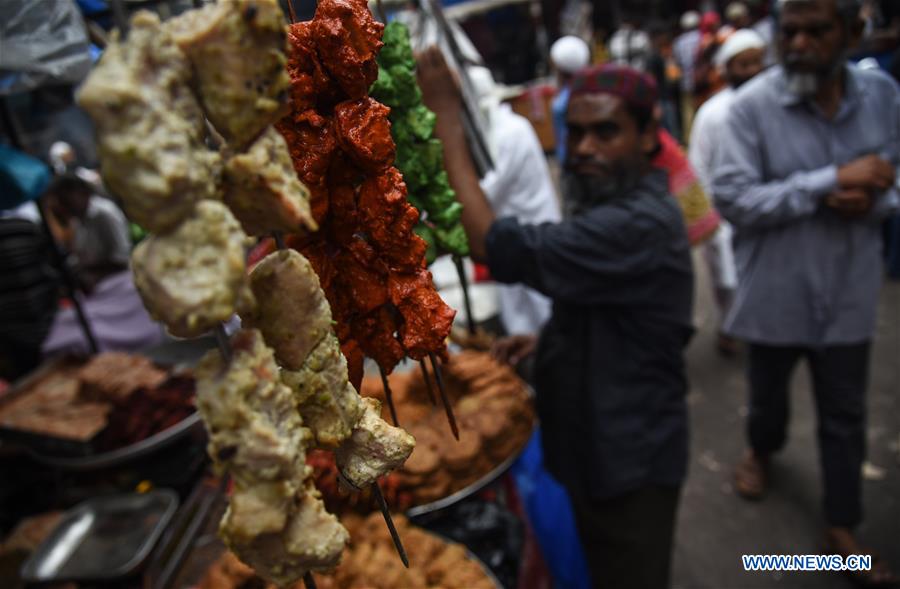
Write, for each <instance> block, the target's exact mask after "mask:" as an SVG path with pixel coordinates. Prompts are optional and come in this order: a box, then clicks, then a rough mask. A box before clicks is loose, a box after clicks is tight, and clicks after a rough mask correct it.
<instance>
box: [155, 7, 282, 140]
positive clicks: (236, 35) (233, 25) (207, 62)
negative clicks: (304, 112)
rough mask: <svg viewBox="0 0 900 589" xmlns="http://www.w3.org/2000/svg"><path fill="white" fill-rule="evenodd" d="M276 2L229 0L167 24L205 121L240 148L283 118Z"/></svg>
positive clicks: (280, 31)
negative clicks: (188, 68)
mask: <svg viewBox="0 0 900 589" xmlns="http://www.w3.org/2000/svg"><path fill="white" fill-rule="evenodd" d="M285 25H286V23H285V20H284V15H283V13H282V12H281V8H280V7H279V6H278V2H277V0H229V1H228V2H218V3H213V4H208V5H207V6H206V7H204V8H202V9H200V10H191V11H188V12H185V13H184V14H183V15H181V16H178V17H176V18H173V19H171V20H170V21H168V22H167V23H166V27H167V28H168V29H169V30H170V31H171V33H172V36H173V38H174V39H175V42H176V43H177V44H178V46H179V47H180V48H181V50H182V51H184V53H185V54H186V55H187V56H188V57H189V59H190V61H191V64H192V65H193V70H194V79H195V81H196V88H197V93H198V95H199V96H200V101H201V102H202V104H203V109H204V111H205V112H206V116H207V117H208V118H209V120H210V122H211V123H212V124H213V126H214V127H215V128H216V130H218V131H219V132H220V133H221V134H222V135H223V136H224V137H225V139H226V140H227V141H228V142H229V143H231V144H232V146H233V147H234V148H243V147H245V146H246V145H248V144H249V143H250V142H251V141H253V140H254V139H255V138H256V137H257V136H258V135H259V134H260V133H261V132H262V131H263V130H265V128H266V127H268V126H269V125H271V124H272V123H274V122H275V121H277V120H278V119H280V118H281V117H282V116H284V114H285V113H286V112H287V98H288V88H289V86H290V78H289V77H288V74H287V71H286V70H285V64H286V63H287V56H286V55H285V51H286V49H287V36H286V33H285Z"/></svg>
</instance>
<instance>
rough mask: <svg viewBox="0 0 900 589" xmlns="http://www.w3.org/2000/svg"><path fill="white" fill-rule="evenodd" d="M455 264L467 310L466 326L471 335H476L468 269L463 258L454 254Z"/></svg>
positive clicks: (464, 305)
mask: <svg viewBox="0 0 900 589" xmlns="http://www.w3.org/2000/svg"><path fill="white" fill-rule="evenodd" d="M453 264H454V265H455V266H456V273H457V274H458V275H459V284H460V286H461V287H462V293H463V307H464V308H465V310H466V326H467V327H468V328H469V335H475V331H476V330H475V317H474V316H473V315H472V300H471V299H470V298H469V278H468V276H466V269H465V267H464V266H463V261H462V258H460V257H459V256H453Z"/></svg>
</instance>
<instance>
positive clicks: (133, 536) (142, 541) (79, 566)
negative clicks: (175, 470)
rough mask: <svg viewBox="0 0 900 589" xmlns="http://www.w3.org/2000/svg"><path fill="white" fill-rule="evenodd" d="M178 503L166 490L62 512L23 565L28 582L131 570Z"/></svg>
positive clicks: (101, 500) (88, 577)
mask: <svg viewBox="0 0 900 589" xmlns="http://www.w3.org/2000/svg"><path fill="white" fill-rule="evenodd" d="M177 507H178V496H177V495H176V494H175V493H174V492H173V491H169V490H156V491H151V492H149V493H144V494H138V493H129V494H125V495H111V496H105V497H97V498H95V499H91V500H88V501H85V502H84V503H81V504H80V505H78V506H77V507H75V508H74V509H72V510H70V511H69V512H68V513H66V514H65V515H64V516H63V519H62V521H61V522H60V523H59V525H58V526H57V527H56V529H54V530H53V532H51V534H50V536H48V537H47V539H46V540H45V541H44V542H43V543H42V544H41V545H40V546H39V547H38V549H37V550H36V551H35V552H34V554H32V555H31V558H29V559H28V560H27V561H26V562H25V564H24V565H23V567H22V571H21V577H22V580H23V581H25V582H26V583H45V582H56V581H104V580H107V581H108V580H111V579H120V578H123V577H128V576H130V575H132V574H134V573H135V572H136V571H137V570H138V569H139V568H140V567H141V565H142V564H143V563H144V561H145V560H146V559H147V557H148V556H149V555H150V552H151V551H152V550H153V547H154V546H155V545H156V542H157V540H158V539H159V537H160V535H161V534H162V532H163V531H164V530H165V528H166V526H167V525H168V524H169V520H171V519H172V516H173V515H174V514H175V510H176V509H177Z"/></svg>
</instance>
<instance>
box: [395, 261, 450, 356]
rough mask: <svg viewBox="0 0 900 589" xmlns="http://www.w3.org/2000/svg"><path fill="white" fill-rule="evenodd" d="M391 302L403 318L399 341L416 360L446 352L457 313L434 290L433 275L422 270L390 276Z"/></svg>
mask: <svg viewBox="0 0 900 589" xmlns="http://www.w3.org/2000/svg"><path fill="white" fill-rule="evenodd" d="M388 289H389V290H390V294H391V301H392V302H393V303H394V305H395V306H396V307H397V309H399V311H400V314H401V315H403V324H402V325H401V326H400V331H399V334H400V341H401V343H402V344H403V348H404V349H405V350H406V353H407V354H408V355H409V357H410V358H412V359H413V360H421V359H423V358H424V357H425V356H427V355H428V353H429V352H436V351H440V352H441V353H443V352H444V337H446V336H443V335H441V334H444V333H449V332H450V328H451V326H452V325H453V317H454V316H456V311H454V310H453V309H451V308H450V307H448V306H447V304H446V303H445V302H444V301H443V300H441V297H440V296H438V294H437V292H435V290H434V284H433V283H432V280H431V272H429V271H428V270H426V269H424V268H422V269H420V270H419V271H418V272H416V273H415V274H401V273H399V272H395V273H392V274H391V278H390V281H389V282H388Z"/></svg>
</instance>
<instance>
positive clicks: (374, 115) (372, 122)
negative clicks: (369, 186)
mask: <svg viewBox="0 0 900 589" xmlns="http://www.w3.org/2000/svg"><path fill="white" fill-rule="evenodd" d="M390 112H391V109H389V108H388V107H386V106H384V105H383V104H381V103H380V102H377V101H376V100H374V99H372V98H369V97H365V98H361V99H359V100H348V101H347V102H342V103H340V104H339V105H337V106H336V107H335V108H334V128H335V132H336V134H337V139H338V142H339V143H340V145H341V148H342V149H343V150H344V152H346V153H347V154H348V155H349V156H350V157H351V158H352V159H353V161H354V162H355V163H356V165H358V166H359V167H360V168H362V169H363V170H365V171H367V172H369V173H372V174H377V173H378V172H382V171H384V170H386V169H387V168H389V167H390V166H391V164H392V163H393V162H394V153H395V151H394V140H393V139H392V138H391V123H390V122H389V121H388V114H389V113H390ZM417 220H418V219H417Z"/></svg>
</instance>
